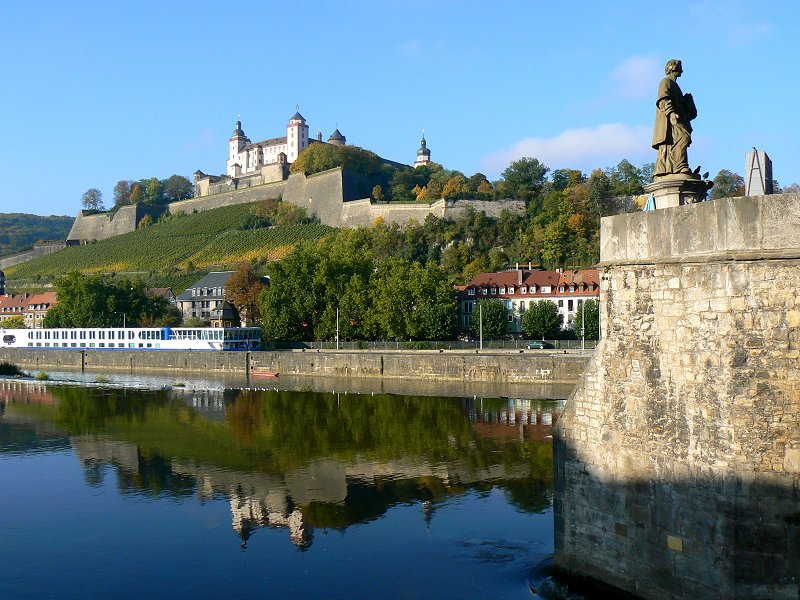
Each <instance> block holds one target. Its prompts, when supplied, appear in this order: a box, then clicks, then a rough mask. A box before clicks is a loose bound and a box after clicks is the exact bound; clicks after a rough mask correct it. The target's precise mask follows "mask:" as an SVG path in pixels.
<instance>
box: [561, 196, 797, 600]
mask: <svg viewBox="0 0 800 600" xmlns="http://www.w3.org/2000/svg"><path fill="white" fill-rule="evenodd" d="M798 226H800V195H796V194H795V195H790V194H787V195H782V196H761V197H755V198H734V199H723V200H717V201H714V202H704V203H700V204H695V205H689V206H680V207H675V208H668V209H664V210H656V211H650V212H644V213H635V214H629V215H619V216H616V217H609V218H606V219H603V222H602V225H601V238H602V239H601V267H602V269H603V274H602V284H601V294H600V305H601V306H600V310H601V323H602V335H603V340H602V342H601V343H600V345H599V346H598V349H597V351H596V353H595V355H594V357H593V358H592V361H591V362H590V363H589V367H588V369H587V371H586V372H585V373H584V375H583V378H582V379H581V381H580V382H579V384H578V386H577V387H576V389H575V391H574V393H573V395H572V396H571V397H570V399H569V400H568V402H567V406H566V408H565V411H564V413H563V415H562V417H561V419H560V421H559V423H558V426H557V429H556V434H555V439H556V441H555V451H556V460H555V465H556V466H555V469H556V473H555V480H556V484H555V485H556V494H555V503H554V506H555V518H556V564H557V566H558V567H560V568H561V569H562V570H563V571H565V572H567V573H570V574H572V575H575V576H579V577H588V578H593V579H597V580H601V581H603V582H605V583H606V584H610V585H612V586H614V587H617V588H619V589H621V590H624V591H626V592H628V593H630V594H633V595H635V596H638V597H643V598H720V597H725V598H733V597H737V598H745V597H746V598H794V599H796V598H798V591H799V590H800V587H799V586H798V577H800V493H798V483H800V299H799V298H798V293H799V292H800V233H798V231H800V228H798Z"/></svg>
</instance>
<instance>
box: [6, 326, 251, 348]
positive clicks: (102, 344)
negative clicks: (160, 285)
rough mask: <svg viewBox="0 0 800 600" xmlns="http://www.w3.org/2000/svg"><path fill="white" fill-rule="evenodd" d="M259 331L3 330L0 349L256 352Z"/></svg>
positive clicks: (182, 328)
mask: <svg viewBox="0 0 800 600" xmlns="http://www.w3.org/2000/svg"><path fill="white" fill-rule="evenodd" d="M260 347H261V329H260V328H258V327H134V328H131V327H127V328H126V327H105V328H103V327H90V328H70V329H3V328H2V327H0V348H48V349H59V350H62V349H70V350H192V351H218V350H258V349H259V348H260Z"/></svg>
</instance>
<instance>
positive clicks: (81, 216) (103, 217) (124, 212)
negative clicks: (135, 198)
mask: <svg viewBox="0 0 800 600" xmlns="http://www.w3.org/2000/svg"><path fill="white" fill-rule="evenodd" d="M164 210H166V207H163V206H146V205H144V204H141V203H140V204H135V205H133V206H123V207H121V208H119V209H118V210H117V211H116V212H113V213H112V212H101V213H95V214H91V213H88V212H87V211H83V210H82V211H80V212H79V213H78V216H77V217H76V218H75V222H74V223H73V224H72V229H70V231H69V235H68V236H67V240H81V241H92V240H103V239H106V238H110V237H114V236H115V235H122V234H123V233H130V232H132V231H135V230H136V227H137V226H138V225H139V221H141V220H142V219H143V218H144V216H145V215H150V216H151V217H153V218H156V217H157V216H158V215H160V214H161V213H162V212H163V211H164Z"/></svg>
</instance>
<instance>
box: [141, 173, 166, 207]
mask: <svg viewBox="0 0 800 600" xmlns="http://www.w3.org/2000/svg"><path fill="white" fill-rule="evenodd" d="M140 183H141V182H140ZM142 187H143V188H144V199H143V200H142V201H143V202H144V203H145V204H148V205H150V206H156V205H158V204H163V203H164V187H163V186H162V185H161V182H160V181H159V180H158V178H157V177H151V178H150V179H147V180H146V181H144V182H143V183H142Z"/></svg>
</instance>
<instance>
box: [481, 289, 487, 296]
mask: <svg viewBox="0 0 800 600" xmlns="http://www.w3.org/2000/svg"><path fill="white" fill-rule="evenodd" d="M486 292H487V289H486V288H481V294H483V295H484V296H485V295H486Z"/></svg>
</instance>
